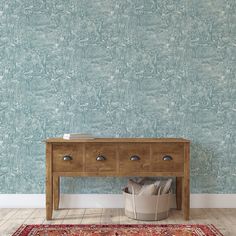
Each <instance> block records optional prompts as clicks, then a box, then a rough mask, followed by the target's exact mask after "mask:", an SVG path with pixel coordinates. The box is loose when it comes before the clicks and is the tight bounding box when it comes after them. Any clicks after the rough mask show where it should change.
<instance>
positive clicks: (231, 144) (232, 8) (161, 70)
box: [0, 0, 236, 193]
mask: <svg viewBox="0 0 236 236" xmlns="http://www.w3.org/2000/svg"><path fill="white" fill-rule="evenodd" d="M235 72H236V1H235V0H197V1H195V0H67V1H65V0H1V1H0V134H1V135H0V163H1V164H0V193H43V192H44V190H45V188H44V181H45V174H44V173H45V146H44V143H43V142H42V140H44V139H45V138H46V137H53V136H61V135H62V134H63V133H65V132H66V133H67V132H88V133H92V134H94V135H97V136H100V137H185V138H188V139H190V140H192V145H191V155H192V156H191V192H192V193H236V140H235V137H236V78H235ZM126 181H127V179H125V178H111V177H110V178H64V179H63V191H65V192H70V193H78V192H80V193H120V191H121V188H122V187H124V185H125V183H126Z"/></svg>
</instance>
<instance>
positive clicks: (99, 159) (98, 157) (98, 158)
mask: <svg viewBox="0 0 236 236" xmlns="http://www.w3.org/2000/svg"><path fill="white" fill-rule="evenodd" d="M96 160H97V161H105V160H106V157H104V156H102V155H99V156H97V158H96Z"/></svg>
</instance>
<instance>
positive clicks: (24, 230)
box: [12, 224, 223, 236]
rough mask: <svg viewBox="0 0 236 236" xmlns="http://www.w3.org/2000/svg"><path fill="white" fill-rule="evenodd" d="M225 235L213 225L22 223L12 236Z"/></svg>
mask: <svg viewBox="0 0 236 236" xmlns="http://www.w3.org/2000/svg"><path fill="white" fill-rule="evenodd" d="M36 235H37V236H223V234H221V233H220V232H219V231H218V230H217V229H216V228H215V227H214V226H213V225H202V224H196V225H177V224H160V225H159V224H158V225H154V224H153V225H150V224H149V225H146V224H136V225H22V226H21V227H20V228H19V229H18V230H17V231H16V232H15V233H14V234H13V235H12V236H36Z"/></svg>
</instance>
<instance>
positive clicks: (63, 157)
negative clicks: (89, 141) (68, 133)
mask: <svg viewBox="0 0 236 236" xmlns="http://www.w3.org/2000/svg"><path fill="white" fill-rule="evenodd" d="M82 170H83V144H63V145H59V144H58V145H56V144H54V145H53V171H61V172H67V171H82Z"/></svg>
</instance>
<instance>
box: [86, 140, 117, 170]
mask: <svg viewBox="0 0 236 236" xmlns="http://www.w3.org/2000/svg"><path fill="white" fill-rule="evenodd" d="M116 166H117V145H116V144H113V143H91V144H86V145H85V171H86V172H98V173H99V172H114V173H115V172H116V171H117V168H116Z"/></svg>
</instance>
